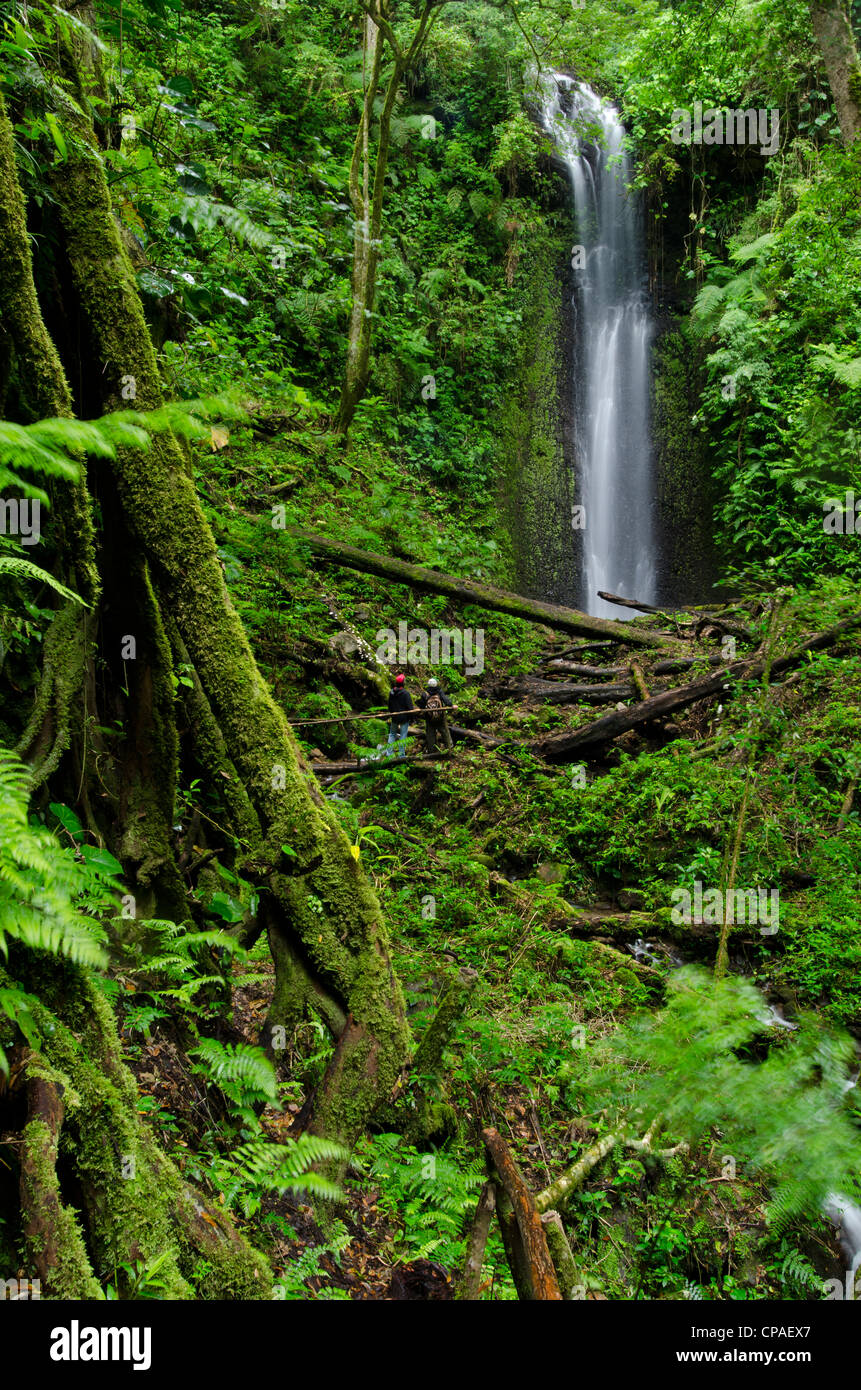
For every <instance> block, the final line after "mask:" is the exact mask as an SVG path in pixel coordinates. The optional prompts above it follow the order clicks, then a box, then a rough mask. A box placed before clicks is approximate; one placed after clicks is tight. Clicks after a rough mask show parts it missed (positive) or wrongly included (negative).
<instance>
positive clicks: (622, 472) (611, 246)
mask: <svg viewBox="0 0 861 1390" xmlns="http://www.w3.org/2000/svg"><path fill="white" fill-rule="evenodd" d="M539 85H540V92H541V98H542V112H543V122H544V126H545V129H546V130H547V132H548V134H549V135H551V136H552V137H553V140H554V143H555V145H556V148H557V151H558V153H559V156H560V157H561V158H562V159H563V160H564V162H565V164H566V165H567V168H568V171H569V174H570V178H571V186H572V189H573V193H574V208H575V213H576V218H577V240H578V243H579V245H581V246H582V247H583V250H584V253H585V264H584V266H583V268H582V269H580V270H577V269H576V266H575V271H576V274H577V279H578V285H577V289H576V292H575V294H574V298H573V312H574V315H575V320H574V327H575V334H574V339H575V344H576V348H575V351H576V362H577V365H576V369H575V383H574V389H575V418H576V421H577V427H576V429H577V439H576V445H577V456H578V461H579V467H580V480H581V488H580V498H579V501H580V502H581V503H582V505H583V506H584V508H585V528H584V530H583V538H584V543H583V590H584V593H583V599H582V604H583V607H584V608H585V609H586V611H587V612H588V613H592V614H595V615H599V616H610V617H613V618H617V619H618V618H619V616H620V614H619V610H618V608H613V607H612V606H611V605H609V604H606V603H604V602H603V601H602V600H601V599H599V598H598V597H597V594H598V591H599V590H601V589H603V590H609V591H610V592H612V593H616V594H621V595H623V597H626V598H637V599H641V600H642V601H643V602H646V603H650V602H653V601H654V590H655V559H654V538H653V531H654V525H653V519H652V505H653V496H654V482H653V474H652V451H651V438H650V436H651V430H650V418H649V417H650V411H649V360H650V346H651V338H652V321H651V315H650V312H649V303H648V297H647V294H646V286H645V280H646V268H645V250H644V237H643V227H642V218H641V209H640V204H639V199H638V198H637V196H636V194H634V193H632V192H631V191H630V188H629V184H630V181H631V161H630V158H629V156H628V154H627V152H626V151H625V149H624V134H625V132H624V129H623V126H622V123H621V121H620V120H619V115H618V112H617V111H616V110H615V108H614V107H613V106H611V105H609V104H608V103H606V102H603V101H601V99H600V97H598V96H597V95H596V93H595V92H593V91H592V89H591V87H588V86H586V84H585V83H582V82H575V81H574V80H573V79H572V78H570V77H565V76H564V75H562V74H561V73H544V74H542V75H541V78H540V84H539ZM576 259H578V258H577V257H575V258H573V260H576ZM573 260H572V263H573Z"/></svg>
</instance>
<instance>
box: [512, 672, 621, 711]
mask: <svg viewBox="0 0 861 1390" xmlns="http://www.w3.org/2000/svg"><path fill="white" fill-rule="evenodd" d="M490 693H491V695H492V696H493V698H494V699H503V700H504V699H508V698H509V697H510V696H518V697H521V698H522V697H524V696H525V697H527V698H531V699H534V700H544V701H545V702H546V703H547V704H549V705H575V704H578V703H582V704H585V705H610V704H615V702H616V701H617V700H632V699H633V698H634V696H635V695H636V693H637V692H636V690H635V689H634V687H633V685H630V684H625V685H576V684H572V683H571V682H569V681H543V680H541V678H540V677H539V676H521V677H520V678H519V679H517V680H511V681H500V682H498V684H496V685H492V686H491V687H490Z"/></svg>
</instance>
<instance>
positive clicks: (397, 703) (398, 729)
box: [386, 676, 415, 758]
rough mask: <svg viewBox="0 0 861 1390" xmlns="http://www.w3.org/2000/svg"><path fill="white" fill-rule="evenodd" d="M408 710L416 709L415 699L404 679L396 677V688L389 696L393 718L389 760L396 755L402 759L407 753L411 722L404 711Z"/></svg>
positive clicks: (387, 745)
mask: <svg viewBox="0 0 861 1390" xmlns="http://www.w3.org/2000/svg"><path fill="white" fill-rule="evenodd" d="M408 709H415V705H414V704H413V697H412V695H410V693H409V691H408V690H407V688H406V682H405V680H404V677H403V676H395V688H394V690H392V691H391V692H390V694H389V712H390V714H391V715H392V718H391V720H390V721H389V737H388V740H387V744H386V749H387V752H386V757H388V758H391V757H394V756H395V754H396V753H397V756H398V757H400V758H402V757H403V756H404V754H405V753H406V747H407V735H408V734H409V731H410V721H409V720H408V719H405V718H404V711H405V710H408ZM399 716H400V717H399ZM395 745H397V747H396V746H395ZM389 750H391V751H389Z"/></svg>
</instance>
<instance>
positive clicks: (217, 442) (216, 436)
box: [209, 425, 230, 454]
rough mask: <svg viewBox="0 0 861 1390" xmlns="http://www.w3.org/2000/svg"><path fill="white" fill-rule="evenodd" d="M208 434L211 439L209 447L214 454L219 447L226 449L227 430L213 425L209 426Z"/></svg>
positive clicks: (228, 439) (227, 440)
mask: <svg viewBox="0 0 861 1390" xmlns="http://www.w3.org/2000/svg"><path fill="white" fill-rule="evenodd" d="M209 435H210V439H211V440H212V444H211V448H212V452H213V453H214V454H216V453H218V450H219V449H226V448H227V446H228V444H229V443H230V435H229V434H228V433H227V430H219V429H216V427H215V425H212V426H211V427H210V430H209Z"/></svg>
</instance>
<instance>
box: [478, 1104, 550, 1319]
mask: <svg viewBox="0 0 861 1390" xmlns="http://www.w3.org/2000/svg"><path fill="white" fill-rule="evenodd" d="M482 1138H483V1139H484V1145H485V1148H486V1149H487V1153H488V1158H489V1159H490V1162H491V1164H492V1167H493V1171H494V1174H495V1177H496V1209H497V1213H498V1215H499V1225H500V1228H501V1230H502V1243H503V1245H504V1246H505V1253H506V1255H507V1257H508V1263H509V1266H510V1268H511V1274H512V1277H513V1279H514V1283H515V1286H516V1288H517V1293H518V1296H519V1297H520V1298H521V1299H523V1300H528V1301H532V1302H536V1301H537V1302H547V1301H559V1302H561V1300H562V1294H561V1293H560V1292H559V1284H558V1282H557V1280H556V1270H555V1269H554V1267H553V1261H552V1259H551V1258H550V1251H549V1250H548V1248H547V1236H546V1234H545V1231H544V1227H543V1226H542V1224H541V1217H540V1216H539V1214H538V1208H537V1207H536V1205H535V1199H534V1197H533V1196H532V1193H531V1192H530V1191H529V1188H528V1187H527V1186H526V1183H525V1182H524V1180H523V1175H522V1173H521V1172H520V1169H519V1168H518V1166H517V1164H516V1163H515V1161H514V1159H513V1158H512V1157H511V1154H510V1153H509V1151H508V1146H507V1144H506V1143H505V1140H504V1139H503V1138H502V1135H501V1134H499V1133H498V1131H497V1130H495V1129H492V1128H489V1129H484V1130H482Z"/></svg>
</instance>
